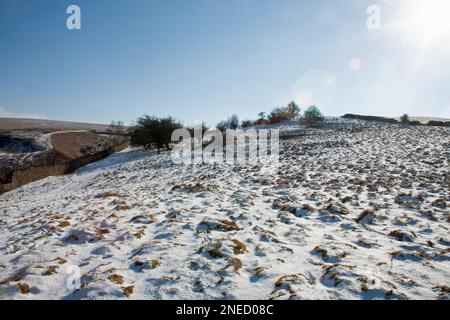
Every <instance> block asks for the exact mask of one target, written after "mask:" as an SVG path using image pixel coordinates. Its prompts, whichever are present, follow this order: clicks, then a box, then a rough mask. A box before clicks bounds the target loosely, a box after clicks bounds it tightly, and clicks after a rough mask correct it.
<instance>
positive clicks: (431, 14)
mask: <svg viewBox="0 0 450 320" xmlns="http://www.w3.org/2000/svg"><path fill="white" fill-rule="evenodd" d="M401 16H402V17H401V23H400V24H401V29H403V32H404V33H405V34H406V35H407V36H408V38H411V40H414V41H416V42H418V44H420V45H421V46H424V45H426V46H431V45H448V44H449V43H450V0H408V1H405V2H404V6H402V8H401ZM446 43H447V44H446Z"/></svg>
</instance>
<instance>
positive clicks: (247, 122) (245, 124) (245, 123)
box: [241, 120, 255, 128]
mask: <svg viewBox="0 0 450 320" xmlns="http://www.w3.org/2000/svg"><path fill="white" fill-rule="evenodd" d="M254 125H255V122H254V121H252V120H244V121H242V123H241V127H242V128H250V127H253V126H254Z"/></svg>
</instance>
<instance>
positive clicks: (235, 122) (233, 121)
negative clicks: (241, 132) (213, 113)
mask: <svg viewBox="0 0 450 320" xmlns="http://www.w3.org/2000/svg"><path fill="white" fill-rule="evenodd" d="M216 128H217V129H218V130H219V131H222V132H225V131H226V130H227V129H238V128H239V118H238V116H237V115H236V114H233V115H232V116H231V117H230V118H228V120H225V121H221V122H219V123H218V124H217V126H216Z"/></svg>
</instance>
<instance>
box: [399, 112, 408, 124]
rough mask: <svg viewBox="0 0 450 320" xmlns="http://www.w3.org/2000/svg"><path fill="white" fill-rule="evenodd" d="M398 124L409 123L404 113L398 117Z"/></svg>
mask: <svg viewBox="0 0 450 320" xmlns="http://www.w3.org/2000/svg"><path fill="white" fill-rule="evenodd" d="M400 123H402V124H409V123H410V121H409V116H408V115H407V114H406V113H405V114H404V115H402V116H401V117H400Z"/></svg>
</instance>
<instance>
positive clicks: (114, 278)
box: [108, 273, 123, 284]
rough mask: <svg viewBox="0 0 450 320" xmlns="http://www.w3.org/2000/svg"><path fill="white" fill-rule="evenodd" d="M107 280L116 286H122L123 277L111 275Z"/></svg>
mask: <svg viewBox="0 0 450 320" xmlns="http://www.w3.org/2000/svg"><path fill="white" fill-rule="evenodd" d="M108 280H109V281H111V282H114V283H117V284H122V283H123V276H121V275H120V274H115V273H113V274H111V275H110V276H109V277H108Z"/></svg>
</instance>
